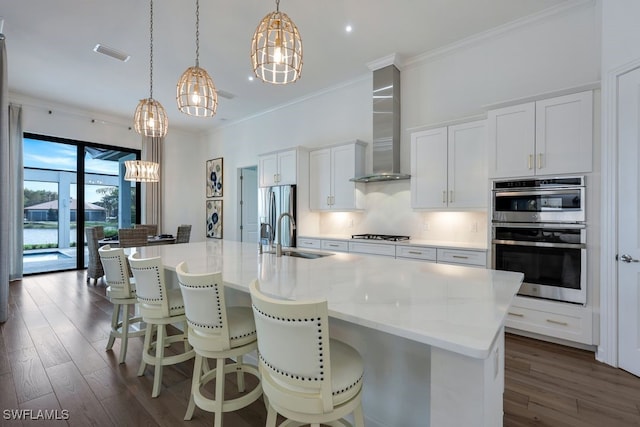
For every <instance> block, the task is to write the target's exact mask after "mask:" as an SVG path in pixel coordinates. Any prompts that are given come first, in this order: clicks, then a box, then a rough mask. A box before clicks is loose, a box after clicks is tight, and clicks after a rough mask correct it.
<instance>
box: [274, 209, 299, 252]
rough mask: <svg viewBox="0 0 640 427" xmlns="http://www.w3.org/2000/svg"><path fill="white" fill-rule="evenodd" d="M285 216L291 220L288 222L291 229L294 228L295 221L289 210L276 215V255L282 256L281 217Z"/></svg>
mask: <svg viewBox="0 0 640 427" xmlns="http://www.w3.org/2000/svg"><path fill="white" fill-rule="evenodd" d="M285 216H288V217H289V218H290V219H291V222H290V226H291V229H293V230H295V229H296V222H295V220H294V219H293V216H292V215H291V214H290V213H289V212H283V213H281V214H280V216H279V217H278V229H277V234H278V243H277V244H276V256H282V218H284V217H285Z"/></svg>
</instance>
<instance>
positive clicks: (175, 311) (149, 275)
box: [129, 253, 195, 397]
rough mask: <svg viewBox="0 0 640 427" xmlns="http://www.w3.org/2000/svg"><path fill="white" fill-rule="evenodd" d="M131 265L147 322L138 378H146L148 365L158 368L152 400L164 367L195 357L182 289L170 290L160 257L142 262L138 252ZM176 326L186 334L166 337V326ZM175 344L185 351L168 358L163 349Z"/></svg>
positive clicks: (142, 311) (131, 260) (159, 383)
mask: <svg viewBox="0 0 640 427" xmlns="http://www.w3.org/2000/svg"><path fill="white" fill-rule="evenodd" d="M129 265H130V267H131V271H132V272H133V277H135V279H136V286H137V288H136V293H137V297H138V306H139V307H140V313H141V314H142V320H144V321H145V322H147V332H146V334H145V335H144V348H143V349H142V361H141V362H140V369H138V376H139V377H140V376H142V375H144V371H145V368H146V366H147V364H149V365H153V366H154V367H155V369H154V373H153V376H154V378H153V390H152V392H151V397H158V395H159V394H160V387H161V385H162V367H163V366H167V365H175V364H177V363H181V362H184V361H186V360H189V359H192V358H193V356H194V354H195V353H194V351H193V349H192V348H191V346H190V345H189V342H188V341H187V322H186V317H185V314H184V303H183V302H182V293H181V292H180V289H167V287H166V285H165V281H164V267H163V266H162V260H161V258H160V257H155V258H146V259H141V258H138V254H137V253H135V254H132V255H130V256H129ZM175 323H183V325H184V326H183V333H181V334H177V335H167V325H170V324H175ZM154 330H156V338H155V341H154V340H153V331H154ZM175 342H184V352H182V353H178V354H175V355H173V356H165V354H164V348H165V347H166V346H169V345H171V344H172V343H175Z"/></svg>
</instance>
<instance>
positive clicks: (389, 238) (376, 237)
mask: <svg viewBox="0 0 640 427" xmlns="http://www.w3.org/2000/svg"><path fill="white" fill-rule="evenodd" d="M351 238H352V239H364V240H387V241H390V242H398V241H400V240H409V236H393V235H389V234H352V235H351Z"/></svg>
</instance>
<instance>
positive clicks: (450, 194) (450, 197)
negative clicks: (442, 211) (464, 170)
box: [449, 190, 453, 203]
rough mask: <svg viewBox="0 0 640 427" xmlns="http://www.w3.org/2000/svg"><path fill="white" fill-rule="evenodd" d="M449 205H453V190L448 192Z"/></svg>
mask: <svg viewBox="0 0 640 427" xmlns="http://www.w3.org/2000/svg"><path fill="white" fill-rule="evenodd" d="M449 203H453V190H449Z"/></svg>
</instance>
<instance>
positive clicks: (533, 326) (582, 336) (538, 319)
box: [506, 296, 597, 345]
mask: <svg viewBox="0 0 640 427" xmlns="http://www.w3.org/2000/svg"><path fill="white" fill-rule="evenodd" d="M506 326H507V327H508V328H513V329H516V330H521V331H526V332H532V333H535V334H540V335H545V336H549V337H555V338H560V339H564V340H569V341H573V342H577V343H582V344H588V345H593V344H597V343H595V342H594V339H593V337H594V334H593V311H592V309H591V308H589V307H582V306H579V305H574V304H566V303H561V302H555V301H546V300H540V299H535V298H527V297H520V296H516V297H515V299H514V300H513V304H512V305H511V307H510V308H509V312H508V315H507V319H506ZM514 332H516V333H517V331H514Z"/></svg>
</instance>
